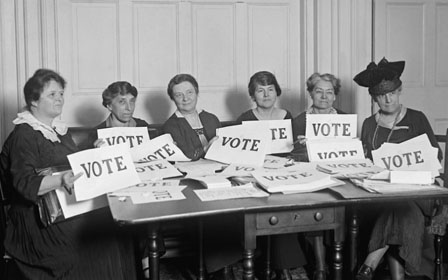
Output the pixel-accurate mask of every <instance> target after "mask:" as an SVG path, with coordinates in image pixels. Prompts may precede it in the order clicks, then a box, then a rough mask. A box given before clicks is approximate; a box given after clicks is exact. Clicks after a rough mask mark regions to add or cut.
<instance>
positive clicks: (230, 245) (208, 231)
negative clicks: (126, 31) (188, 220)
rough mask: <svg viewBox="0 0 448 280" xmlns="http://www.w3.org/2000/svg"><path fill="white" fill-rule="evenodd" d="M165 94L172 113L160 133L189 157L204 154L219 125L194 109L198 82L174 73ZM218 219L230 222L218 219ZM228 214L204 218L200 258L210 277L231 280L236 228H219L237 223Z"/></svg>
mask: <svg viewBox="0 0 448 280" xmlns="http://www.w3.org/2000/svg"><path fill="white" fill-rule="evenodd" d="M167 92H168V96H169V97H170V98H171V100H173V101H174V104H176V107H177V110H176V112H175V113H174V114H173V115H172V116H171V117H170V118H169V119H168V120H167V121H166V122H165V124H164V125H163V132H164V133H170V134H171V136H172V137H173V140H174V142H175V143H176V145H177V146H178V147H179V148H180V149H181V150H182V152H183V153H184V154H185V155H186V156H187V157H188V158H190V159H192V160H198V159H200V158H202V157H204V155H205V153H206V152H207V150H208V148H209V147H210V145H211V144H212V142H213V141H214V140H215V139H216V138H215V136H216V129H217V128H219V127H221V123H220V122H219V120H218V118H217V117H216V116H215V115H213V114H211V113H208V112H206V111H204V110H197V109H196V104H197V102H198V95H199V85H198V82H197V81H196V79H195V78H194V77H193V76H191V75H189V74H178V75H176V76H174V77H173V78H172V79H171V80H170V82H169V83H168V88H167ZM222 219H229V220H230V221H229V222H228V223H227V222H222ZM240 222H241V221H239V220H238V219H237V220H235V218H234V217H233V216H232V215H229V216H223V217H220V219H219V220H216V219H206V220H205V223H206V224H205V226H204V236H205V239H204V260H205V267H206V270H207V272H208V273H211V275H210V279H232V278H233V277H234V276H233V270H232V268H231V267H230V265H232V264H234V263H235V262H237V261H238V260H240V259H241V256H242V250H241V246H240V244H239V242H238V241H239V240H240V234H241V233H240V231H239V230H238V229H239V228H240V227H238V226H235V227H231V228H228V227H226V228H223V225H226V224H235V223H240Z"/></svg>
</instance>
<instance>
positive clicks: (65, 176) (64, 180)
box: [61, 170, 83, 194]
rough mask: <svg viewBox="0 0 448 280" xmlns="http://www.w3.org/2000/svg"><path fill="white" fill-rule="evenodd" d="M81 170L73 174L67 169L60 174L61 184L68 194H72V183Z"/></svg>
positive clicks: (80, 174) (79, 175)
mask: <svg viewBox="0 0 448 280" xmlns="http://www.w3.org/2000/svg"><path fill="white" fill-rule="evenodd" d="M82 174H83V173H82V172H79V173H78V174H76V175H74V174H73V171H71V170H68V171H65V172H63V173H62V174H61V186H62V187H63V188H64V189H65V190H66V191H67V193H68V194H72V189H73V184H74V183H75V181H76V180H78V179H79V177H81V176H82Z"/></svg>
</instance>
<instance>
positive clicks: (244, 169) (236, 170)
mask: <svg viewBox="0 0 448 280" xmlns="http://www.w3.org/2000/svg"><path fill="white" fill-rule="evenodd" d="M260 169H262V168H261V167H259V166H249V165H240V164H233V163H232V164H230V165H229V166H227V167H226V169H224V171H223V172H221V173H220V174H222V175H225V176H227V177H234V176H251V173H252V172H254V171H256V170H260Z"/></svg>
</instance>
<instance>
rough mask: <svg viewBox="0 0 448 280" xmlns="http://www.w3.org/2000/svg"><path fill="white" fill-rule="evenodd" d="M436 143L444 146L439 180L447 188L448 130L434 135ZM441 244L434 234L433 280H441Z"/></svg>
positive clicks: (440, 236)
mask: <svg viewBox="0 0 448 280" xmlns="http://www.w3.org/2000/svg"><path fill="white" fill-rule="evenodd" d="M436 139H437V142H439V143H444V144H445V153H444V156H443V158H444V165H443V166H444V170H443V173H441V174H440V178H441V179H442V182H443V187H445V188H448V129H447V130H446V134H445V135H436ZM442 242H443V236H442V235H438V234H436V235H435V236H434V247H435V254H436V258H435V260H434V262H435V272H434V280H442V279H443V266H442V263H443V256H442Z"/></svg>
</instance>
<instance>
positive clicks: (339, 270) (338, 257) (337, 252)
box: [333, 241, 344, 280]
mask: <svg viewBox="0 0 448 280" xmlns="http://www.w3.org/2000/svg"><path fill="white" fill-rule="evenodd" d="M343 244H344V243H343V242H340V241H335V242H334V245H333V246H334V256H333V273H334V277H333V279H335V280H342V279H343V277H342V274H343V261H342V259H343V257H342V249H343V247H344V245H343Z"/></svg>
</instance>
